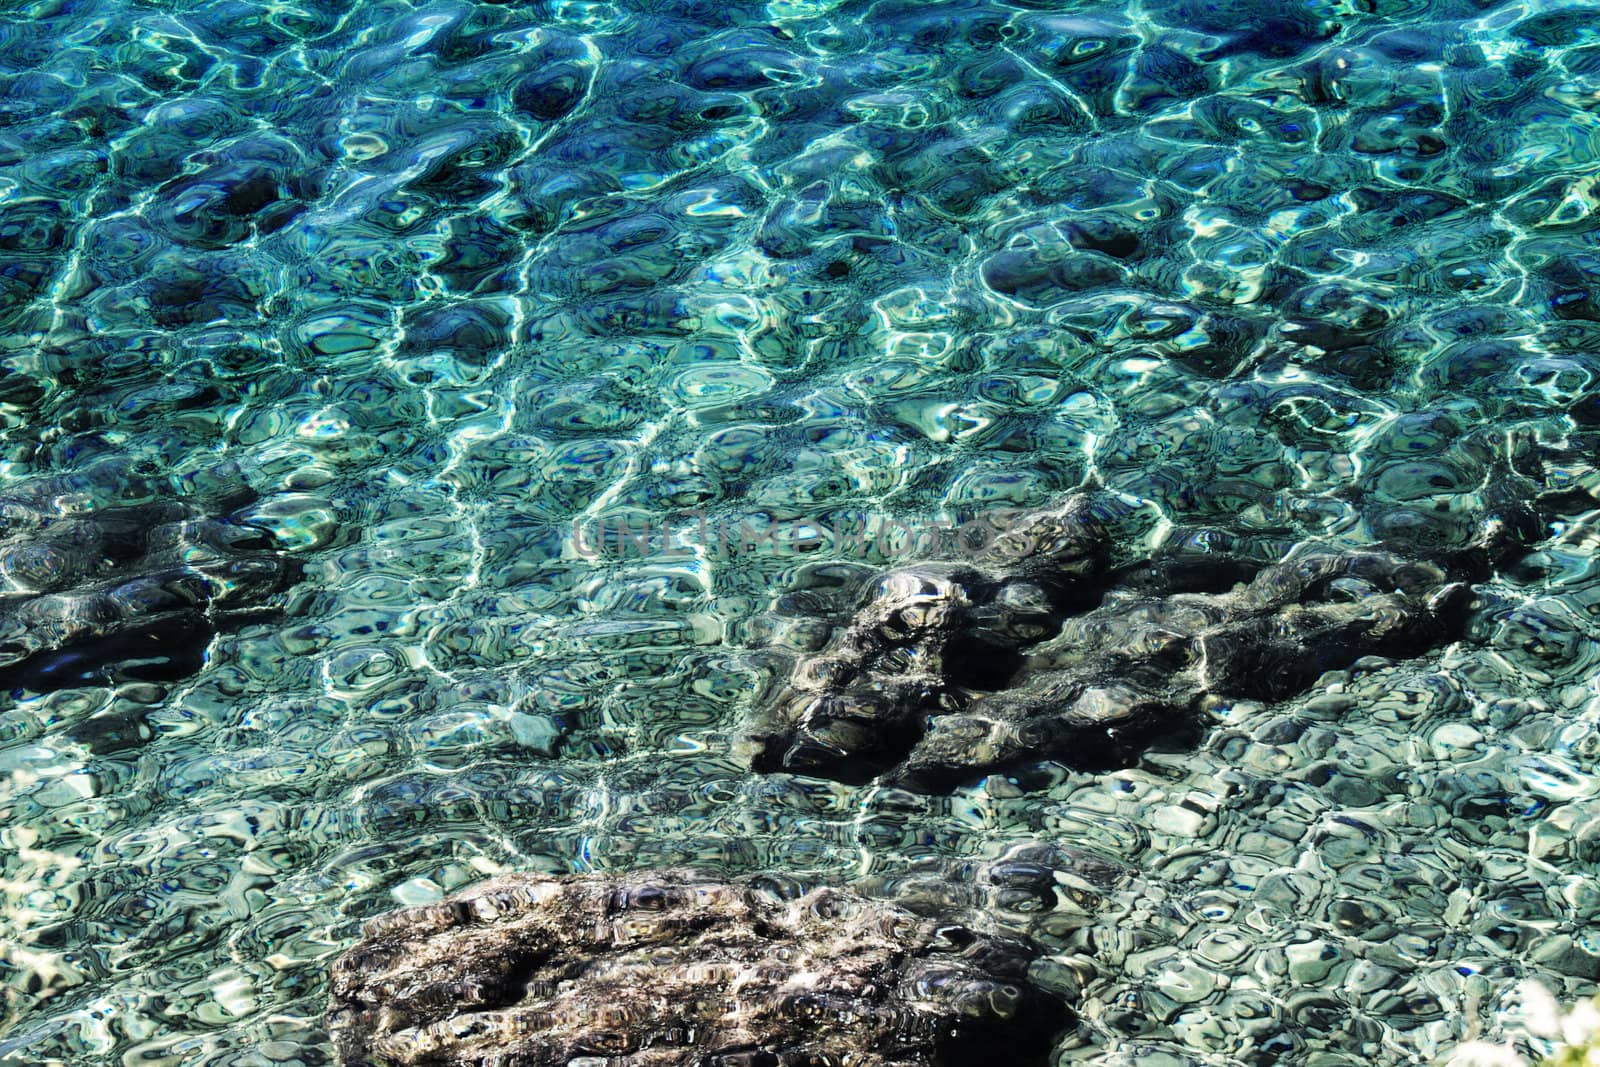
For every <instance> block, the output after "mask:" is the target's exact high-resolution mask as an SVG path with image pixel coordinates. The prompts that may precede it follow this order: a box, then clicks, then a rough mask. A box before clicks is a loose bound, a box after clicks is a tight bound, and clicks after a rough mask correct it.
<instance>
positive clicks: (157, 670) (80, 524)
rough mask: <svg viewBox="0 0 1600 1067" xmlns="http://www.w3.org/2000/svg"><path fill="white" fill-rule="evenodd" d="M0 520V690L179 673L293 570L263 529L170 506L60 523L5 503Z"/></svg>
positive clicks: (43, 509)
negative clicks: (0, 524) (1, 527)
mask: <svg viewBox="0 0 1600 1067" xmlns="http://www.w3.org/2000/svg"><path fill="white" fill-rule="evenodd" d="M0 520H3V524H4V535H3V536H0V689H27V690H31V691H33V692H49V691H51V690H56V689H66V688H72V687H75V686H82V685H103V684H108V683H111V682H121V681H132V680H139V681H170V680H174V679H178V678H183V677H186V676H187V675H189V674H192V673H194V672H195V671H197V670H199V669H200V666H201V665H202V664H203V663H204V660H205V651H206V647H207V645H208V644H209V643H210V641H211V639H212V637H214V636H215V635H216V634H217V632H218V631H219V630H226V629H228V628H230V627H234V626H237V625H240V624H242V623H244V622H247V621H249V620H250V619H253V618H258V617H260V616H262V615H263V614H270V613H271V612H273V611H274V610H275V608H276V607H277V606H278V605H277V601H276V598H275V595H276V594H278V593H280V592H281V591H283V590H284V589H286V588H287V587H288V586H290V585H292V584H293V583H294V582H295V581H297V580H298V578H299V574H300V565H299V563H298V561H295V560H293V559H291V558H289V557H288V556H287V555H285V554H284V553H283V552H282V551H278V550H277V549H276V546H275V545H274V542H273V539H272V537H271V536H270V534H269V533H268V532H267V531H266V530H264V529H260V528H257V527H255V526H253V525H251V524H250V523H248V522H246V521H243V520H238V519H235V518H231V517H225V518H213V517H207V516H204V515H202V514H200V513H199V512H198V511H196V510H195V509H194V508H192V507H191V506H189V505H187V504H182V503H178V502H173V501H167V502H159V501H158V502H151V503H144V504H136V505H130V506H125V507H107V508H101V509H98V510H92V511H85V512H79V513H71V514H67V515H64V516H63V515H53V514H51V513H50V510H49V509H48V507H47V506H46V505H44V504H41V503H40V502H38V501H35V500H32V499H28V498H25V497H16V496H13V497H8V498H5V499H3V500H0Z"/></svg>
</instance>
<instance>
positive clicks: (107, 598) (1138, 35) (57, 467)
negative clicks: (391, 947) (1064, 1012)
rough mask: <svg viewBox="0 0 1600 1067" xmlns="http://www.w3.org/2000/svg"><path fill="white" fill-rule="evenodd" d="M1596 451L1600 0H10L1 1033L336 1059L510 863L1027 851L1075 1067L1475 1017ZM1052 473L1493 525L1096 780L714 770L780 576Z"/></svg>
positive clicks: (113, 1052)
mask: <svg viewBox="0 0 1600 1067" xmlns="http://www.w3.org/2000/svg"><path fill="white" fill-rule="evenodd" d="M1597 443H1600V7H1596V6H1594V5H1585V4H1578V3H1570V2H1567V0H1550V2H1544V0H1526V2H1515V0H1481V2H1480V0H1432V2H1429V0H1326V2H1304V0H1128V2H1126V3H1094V2H1088V0H1084V2H1070V0H1062V2H1045V0H1013V2H1010V3H998V2H951V3H943V2H916V0H877V2H859V0H770V2H768V3H755V2H749V0H715V2H713V0H705V2H697V0H617V2H603V0H594V2H590V0H548V2H526V3H494V2H488V0H483V2H478V3H470V2H465V0H461V2H457V0H441V2H436V3H428V2H422V0H418V2H416V3H404V2H399V0H381V2H380V0H371V2H368V0H358V2H354V3H350V2H339V3H334V2H331V0H326V2H325V0H297V2H291V0H272V2H256V0H215V2H190V0H103V2H94V0H86V2H73V0H55V2H45V0H41V2H38V3H23V2H19V0H0V1063H6V1064H12V1063H15V1064H30V1065H32V1064H139V1065H148V1067H153V1065H156V1064H174V1065H176V1064H185V1065H188V1064H205V1065H222V1064H233V1065H255V1064H264V1063H286V1064H287V1063H302V1064H322V1063H331V1062H332V1052H331V1048H330V1046H329V1045H328V1043H327V1038H326V1034H325V1032H324V1030H323V1022H322V1012H323V1008H324V1005H325V1001H326V978H325V976H326V971H327V967H328V964H329V962H330V961H331V960H332V958H333V957H334V956H336V955H337V954H338V953H339V952H340V951H341V950H342V949H344V948H345V947H347V946H348V945H349V944H350V943H351V942H352V941H353V940H354V939H355V937H356V936H357V933H358V929H359V926H360V923H361V922H362V920H364V919H366V918H368V917H371V916H372V915H375V914H378V913H380V912H383V911H386V910H389V909H392V908H395V907H398V906H400V905H402V904H412V903H418V902H423V901H429V900H434V899H437V898H439V897H440V896H441V895H443V894H445V893H447V892H449V891H451V890H453V889H456V888H459V887H462V886H465V885H467V884H470V883H472V882H474V881H476V880H479V879H481V878H483V877H485V876H487V875H490V874H493V873H495V872H499V871H504V870H532V871H544V872H570V871H580V870H632V869H635V868H642V867H647V866H655V865H674V864H689V865H696V866H702V867H710V868H714V869H718V870H722V871H726V872H730V873H744V872H749V871H755V870H762V869H769V868H770V869H780V870H785V871H794V872H803V873H806V874H807V875H809V876H814V877H816V878H818V879H821V880H832V881H835V882H839V883H842V884H850V883H851V882H852V881H855V880H859V879H863V878H866V877H868V876H872V877H880V876H882V877H893V876H894V875H895V873H896V872H900V871H906V870H911V869H913V868H915V867H916V865H917V864H918V863H919V862H920V861H925V860H928V859H930V858H940V859H948V858H952V857H953V858H964V859H971V860H972V861H973V862H974V863H978V862H981V861H982V860H984V859H988V858H992V857H994V856H997V855H999V854H1001V853H1002V852H1003V851H1004V850H1005V849H1006V848H1007V847H1008V846H1010V845H1012V844H1014V843H1016V842H1019V841H1027V840H1036V841H1047V842H1056V843H1063V844H1071V845H1074V846H1076V847H1082V848H1086V849H1090V850H1098V851H1101V852H1104V853H1106V854H1109V855H1113V856H1115V857H1116V858H1118V859H1119V860H1121V861H1125V862H1127V863H1130V864H1132V865H1134V866H1135V867H1136V868H1137V869H1138V871H1139V872H1140V875H1141V877H1142V879H1143V881H1142V883H1141V884H1142V885H1143V886H1144V888H1143V889H1142V891H1141V892H1140V893H1139V894H1138V895H1136V896H1134V897H1131V898H1129V899H1127V900H1119V901H1110V900H1107V901H1101V902H1100V903H1099V905H1097V906H1096V907H1095V908H1084V909H1081V910H1080V911H1077V912H1075V911H1073V904H1072V901H1073V900H1074V899H1077V898H1075V897H1074V896H1073V894H1072V893H1071V892H1068V891H1066V890H1064V891H1063V892H1062V895H1061V903H1060V905H1059V906H1060V910H1061V912H1062V915H1061V917H1060V923H1059V929H1060V930H1061V931H1062V932H1061V935H1060V937H1059V939H1058V940H1057V941H1056V942H1055V943H1053V944H1051V945H1050V946H1049V949H1050V952H1051V953H1052V956H1051V963H1050V968H1053V972H1052V973H1054V974H1055V976H1056V980H1057V981H1058V982H1059V983H1060V985H1061V987H1062V988H1063V989H1068V988H1070V990H1071V996H1072V999H1073V1001H1074V1003H1075V1005H1076V1008H1077V1012H1078V1015H1079V1018H1080V1021H1079V1023H1078V1024H1077V1026H1076V1027H1075V1028H1074V1029H1072V1030H1070V1031H1069V1032H1067V1033H1065V1034H1063V1035H1062V1037H1061V1038H1060V1039H1059V1043H1058V1048H1057V1052H1056V1056H1057V1059H1058V1062H1060V1063H1091V1062H1092V1063H1100V1064H1133V1063H1139V1064H1161V1065H1165V1064H1172V1065H1180V1064H1215V1065H1231V1064H1240V1063H1249V1064H1264V1063H1276V1062H1283V1063H1295V1064H1314V1065H1346V1064H1350V1065H1356V1064H1359V1065H1363V1067H1371V1065H1389V1064H1406V1063H1429V1062H1435V1061H1437V1060H1439V1059H1441V1058H1442V1057H1444V1056H1445V1055H1447V1054H1448V1052H1449V1050H1450V1049H1451V1048H1452V1047H1453V1046H1454V1045H1455V1044H1456V1043H1458V1042H1460V1041H1462V1040H1465V1039H1466V1038H1468V1037H1473V1036H1479V1035H1486V1036H1490V1037H1498V1036H1499V1035H1501V1034H1502V1033H1505V1034H1510V1035H1512V1036H1517V1035H1518V1033H1519V1031H1518V1030H1517V1029H1516V1025H1515V1021H1516V1007H1517V1005H1516V998H1515V994H1514V987H1515V985H1516V983H1517V982H1518V981H1520V980H1523V979H1533V980H1537V981H1539V982H1541V983H1542V984H1544V985H1546V986H1548V987H1549V988H1551V989H1552V990H1554V991H1556V992H1557V993H1558V994H1559V995H1561V996H1563V997H1566V998H1570V997H1574V996H1578V995H1583V994H1588V993H1592V992H1593V991H1594V990H1595V988H1596V981H1597V979H1600V932H1597V923H1600V771H1597V767H1596V761H1597V759H1600V680H1597V676H1596V666H1597V664H1600V656H1597V654H1596V648H1595V638H1596V636H1597V633H1600V572H1597V569H1596V566H1595V554H1596V549H1597V547H1600V527H1597V525H1596V522H1595V517H1596V510H1595V509H1596V508H1600V500H1597V497H1596V495H1595V494H1600V469H1597V467H1596V455H1597V452H1596V445H1597ZM1084 485H1094V486H1096V487H1098V489H1099V491H1103V492H1105V493H1108V494H1112V495H1114V496H1116V497H1117V498H1118V499H1120V500H1122V501H1124V502H1125V503H1126V504H1127V506H1128V507H1129V508H1132V509H1135V510H1136V511H1137V512H1138V514H1140V515H1142V516H1145V520H1144V521H1143V522H1142V524H1135V526H1132V527H1130V528H1129V531H1130V532H1127V533H1126V534H1125V536H1126V537H1127V539H1128V540H1127V542H1126V543H1123V544H1119V545H1118V546H1116V550H1117V552H1118V553H1120V554H1121V555H1122V556H1124V557H1127V558H1134V557H1137V556H1138V555H1140V554H1141V553H1143V552H1146V551H1148V550H1150V549H1151V548H1152V547H1153V546H1155V545H1157V544H1161V543H1165V542H1166V541H1168V540H1170V539H1171V538H1173V537H1175V536H1176V537H1182V536H1186V534H1184V532H1183V531H1191V530H1200V529H1203V530H1209V531H1224V532H1225V534H1226V536H1227V537H1229V538H1233V539H1234V540H1235V541H1236V542H1238V543H1246V542H1248V543H1249V544H1250V545H1252V546H1254V549H1253V550H1254V551H1257V552H1258V553H1261V554H1264V555H1266V556H1270V557H1276V556H1278V555H1281V554H1283V553H1286V552H1288V551H1289V550H1290V549H1291V548H1292V547H1293V546H1295V545H1296V544H1298V543H1301V542H1304V541H1307V540H1315V541H1318V542H1324V543H1328V544H1331V545H1335V546H1346V547H1357V546H1369V545H1376V544H1380V543H1381V544H1383V545H1386V546H1393V547H1396V548H1397V549H1399V550H1402V551H1410V552H1416V553H1418V554H1426V553H1430V552H1439V551H1448V550H1452V549H1458V548H1461V547H1463V546H1466V545H1468V544H1470V543H1472V542H1473V541H1474V539H1476V538H1479V537H1480V536H1482V532H1483V530H1484V529H1485V527H1486V526H1489V525H1493V524H1497V523H1498V524H1502V525H1504V524H1508V523H1509V524H1512V525H1517V526H1518V527H1519V536H1520V537H1521V538H1522V540H1523V541H1524V542H1525V544H1526V547H1527V552H1525V553H1523V554H1521V555H1519V556H1518V558H1517V559H1516V560H1515V562H1514V564H1511V565H1507V566H1506V567H1503V568H1502V569H1501V570H1500V571H1499V572H1498V573H1497V574H1496V575H1495V576H1494V577H1493V579H1491V580H1490V581H1488V582H1486V583H1483V584H1482V585H1481V586H1480V587H1479V588H1478V590H1477V593H1476V599H1475V600H1474V603H1473V607H1472V609H1471V618H1470V620H1469V622H1468V624H1467V628H1466V637H1465V639H1464V640H1462V641H1460V642H1457V643H1454V644H1452V645H1450V646H1449V647H1447V648H1445V649H1443V650H1442V651H1439V652H1436V653H1434V654H1431V655H1429V656H1427V657H1425V658H1423V659H1411V660H1399V661H1389V660H1385V659H1380V658H1375V657H1374V658H1368V659H1364V660H1362V661H1360V662H1359V663H1357V664H1356V665H1354V666H1352V667H1350V668H1349V669H1347V670H1341V671H1337V672H1333V673H1330V674H1328V675H1326V676H1325V677H1323V678H1322V679H1321V680H1320V681H1319V682H1318V683H1317V684H1316V685H1315V686H1313V687H1312V690H1311V691H1310V692H1309V693H1307V694H1305V695H1302V696H1298V697H1295V698H1293V699H1291V700H1287V701H1282V702H1277V703H1261V702H1250V701H1239V702H1236V703H1233V704H1230V705H1227V706H1223V707H1218V708H1215V709H1212V710H1211V711H1210V717H1209V719H1208V720H1207V722H1206V723H1205V728H1204V729H1203V731H1202V732H1201V736H1200V737H1199V738H1198V739H1197V740H1194V741H1192V743H1187V744H1185V745H1182V746H1165V747H1158V748H1157V749H1155V750H1153V751H1152V752H1150V753H1149V754H1148V755H1146V756H1145V757H1143V758H1142V759H1140V760H1138V761H1136V762H1134V763H1133V764H1132V765H1131V766H1128V767H1123V768H1110V769H1104V768H1101V769H1082V768H1073V767H1070V766H1067V765H1063V764H1056V763H1046V762H1041V763H1039V764H1036V765H1034V766H1031V767H1028V768H1024V769H1023V770H1022V772H1021V773H1019V774H1017V775H1009V776H1008V775H1004V774H996V775H991V776H986V777H978V778H975V779H974V780H972V781H970V782H968V783H966V784H964V785H962V786H961V787H960V788H957V789H955V790H954V791H953V792H952V793H950V794H949V795H935V796H923V795H917V794H912V793H907V792H904V791H901V790H898V789H893V788H888V787H885V786H883V785H882V784H874V783H871V782H869V783H866V784H862V785H846V784H839V783H835V782H831V781H824V780H821V779H813V778H809V777H805V776H800V775H793V774H784V773H754V772H752V770H751V769H750V767H751V760H750V753H749V752H748V751H747V748H748V746H747V745H746V744H745V743H744V742H743V741H742V740H741V737H742V735H741V724H742V723H744V722H746V721H747V719H748V718H749V716H750V715H751V714H752V711H753V709H754V707H755V705H757V704H758V703H759V701H760V699H761V697H762V694H763V693H764V692H766V691H767V689H768V688H770V685H771V683H772V678H771V666H770V664H771V660H770V657H768V656H767V655H766V654H765V653H764V647H765V646H767V645H769V644H771V643H772V642H773V641H774V640H778V639H781V636H782V625H781V624H780V623H779V622H775V621H774V615H773V605H774V604H775V602H776V601H777V600H778V598H780V597H781V596H783V595H784V594H785V593H786V592H788V591H790V590H792V589H794V588H795V587H796V585H797V584H803V583H804V582H805V581H806V575H808V574H813V573H815V569H816V568H817V567H819V566H823V565H827V564H840V565H846V564H848V565H851V566H856V567H860V568H872V567H881V566H884V565H887V564H890V563H898V562H905V561H908V560H914V559H916V558H918V556H919V552H920V551H924V550H925V537H924V535H925V534H926V533H927V531H929V530H931V529H935V528H936V527H939V528H954V527H957V526H960V525H961V524H963V523H970V522H973V521H975V520H978V519H981V518H982V517H984V516H986V515H995V514H1000V513H1009V512H1016V511H1017V510H1020V509H1028V508H1036V507H1042V506H1048V505H1050V504H1052V503H1053V502H1058V501H1059V500H1061V499H1062V498H1063V497H1064V496H1065V495H1066V494H1068V493H1069V492H1071V491H1073V490H1074V489H1075V488H1078V487H1080V486H1084ZM622 530H628V531H637V530H645V531H654V532H653V533H650V534H648V535H645V536H640V537H638V538H632V537H630V536H624V535H622V533H621V532H620V531H622ZM708 530H714V531H717V536H718V541H717V543H716V544H712V543H711V542H710V541H708V539H707V536H706V531H708ZM607 531H610V533H611V534H612V535H614V536H612V537H610V539H609V540H608V539H607V537H606V533H607ZM729 531H732V535H731V541H730V536H729ZM818 531H827V533H828V535H829V536H826V537H820V538H819V537H818V536H815V535H816V534H817V532H818ZM1204 536H1213V534H1206V535H1204ZM1216 536H1222V535H1221V534H1217V535H1216ZM666 541H673V542H674V544H675V545H676V549H674V550H671V551H668V550H667V548H668V546H667V545H665V544H664V543H663V542H666ZM775 635H776V636H775ZM1069 888H1070V887H1069ZM1035 918H1036V917H1035ZM1008 921H1009V920H1008V918H1007V916H1005V915H996V917H995V922H996V924H997V925H999V926H1000V927H1002V928H1003V927H1004V926H1005V924H1006V923H1007V922H1008ZM1030 921H1034V920H1030ZM1046 925H1048V924H1046Z"/></svg>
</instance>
